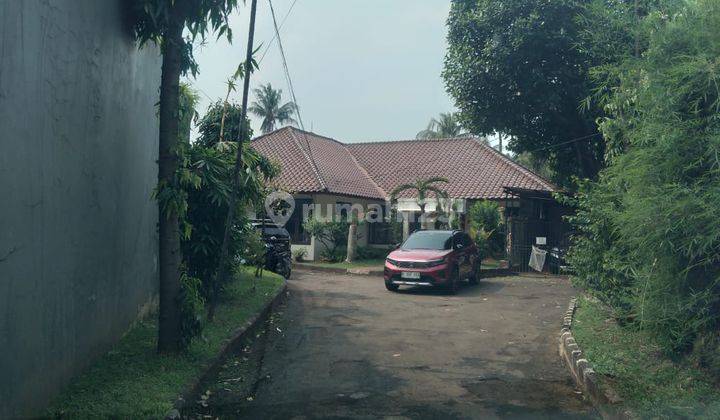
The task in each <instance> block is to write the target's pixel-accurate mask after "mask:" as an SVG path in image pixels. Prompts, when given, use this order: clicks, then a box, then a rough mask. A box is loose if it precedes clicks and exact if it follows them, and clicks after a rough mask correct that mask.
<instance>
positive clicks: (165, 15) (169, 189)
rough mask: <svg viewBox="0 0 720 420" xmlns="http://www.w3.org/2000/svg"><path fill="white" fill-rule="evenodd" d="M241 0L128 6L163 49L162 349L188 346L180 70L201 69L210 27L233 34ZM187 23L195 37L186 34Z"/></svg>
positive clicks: (144, 0) (149, 1)
mask: <svg viewBox="0 0 720 420" xmlns="http://www.w3.org/2000/svg"><path fill="white" fill-rule="evenodd" d="M236 6H237V0H131V2H130V5H129V9H130V14H131V19H132V23H133V28H134V30H135V34H136V36H137V38H138V40H139V41H140V44H141V45H142V44H144V43H146V42H148V41H152V42H155V43H156V44H158V45H159V46H160V47H161V51H162V55H163V63H162V76H161V80H160V111H159V120H160V135H159V158H158V172H159V173H158V186H157V191H156V197H157V199H158V205H159V207H160V214H161V217H160V223H159V237H160V252H159V268H160V313H159V334H158V351H159V352H173V351H178V350H180V349H181V348H182V347H183V342H182V338H181V313H180V307H179V305H178V301H179V296H180V290H181V281H180V277H181V260H182V256H181V250H180V227H179V226H180V225H179V217H180V215H181V213H182V212H183V211H184V209H183V207H184V203H183V199H182V194H181V193H180V192H179V191H178V190H179V189H180V185H179V184H180V180H179V179H178V177H177V171H178V156H177V146H178V140H179V135H178V134H179V131H178V130H179V124H180V121H179V118H178V117H179V116H178V109H179V83H180V76H181V75H182V74H186V73H187V72H191V73H192V74H195V73H197V70H198V67H197V63H196V62H195V60H194V59H193V55H192V41H193V40H195V39H197V38H201V39H204V38H205V36H206V35H207V34H208V33H209V32H217V33H218V34H219V35H226V36H227V37H228V39H231V38H232V32H231V30H230V26H229V22H228V17H229V15H230V13H231V12H232V11H233V10H234V9H235V7H236ZM185 29H187V30H188V32H189V34H190V38H189V39H187V40H186V39H185V38H183V31H184V30H185Z"/></svg>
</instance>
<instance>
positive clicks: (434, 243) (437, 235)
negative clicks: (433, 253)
mask: <svg viewBox="0 0 720 420" xmlns="http://www.w3.org/2000/svg"><path fill="white" fill-rule="evenodd" d="M450 248H452V232H449V231H448V232H444V231H439V232H416V233H413V234H412V235H410V237H409V238H408V239H407V241H405V243H404V244H403V245H402V249H435V250H439V251H441V250H446V249H450Z"/></svg>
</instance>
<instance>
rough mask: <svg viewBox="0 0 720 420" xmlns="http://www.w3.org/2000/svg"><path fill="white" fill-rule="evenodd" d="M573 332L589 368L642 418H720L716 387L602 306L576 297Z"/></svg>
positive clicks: (708, 379)
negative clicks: (577, 299) (601, 377)
mask: <svg viewBox="0 0 720 420" xmlns="http://www.w3.org/2000/svg"><path fill="white" fill-rule="evenodd" d="M578 304H579V307H578V309H577V313H576V315H575V321H574V322H573V336H574V337H575V339H576V340H577V342H578V345H580V348H581V349H582V350H583V352H585V356H586V358H587V359H588V360H589V361H590V363H591V364H592V365H593V367H594V368H595V370H596V371H597V372H598V373H600V374H602V375H603V376H604V378H606V380H607V381H608V382H609V383H610V384H611V385H612V386H613V388H615V390H616V391H617V392H618V393H619V394H620V396H621V397H622V398H623V399H624V400H625V403H626V404H627V406H628V407H629V408H630V409H632V410H633V411H634V412H635V413H636V414H638V415H639V416H640V417H642V418H648V417H653V418H677V417H684V418H687V417H700V418H720V390H719V389H718V388H717V387H716V386H715V384H713V382H712V380H711V378H710V377H709V376H708V375H707V374H705V373H704V372H702V371H700V370H699V369H697V368H695V367H693V366H691V365H690V364H689V363H687V362H673V361H671V360H669V359H667V358H665V357H663V356H662V354H661V352H660V350H659V347H658V346H657V345H656V343H655V342H654V340H653V339H652V337H651V336H650V335H648V334H646V333H644V332H643V331H638V330H636V329H633V328H630V327H620V326H619V325H618V324H617V323H615V322H614V321H613V318H612V314H611V312H610V310H609V309H608V308H606V307H605V306H603V305H602V304H600V303H599V302H597V301H594V300H590V299H588V298H581V299H579V301H578Z"/></svg>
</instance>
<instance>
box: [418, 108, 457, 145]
mask: <svg viewBox="0 0 720 420" xmlns="http://www.w3.org/2000/svg"><path fill="white" fill-rule="evenodd" d="M466 135H467V133H466V132H464V131H463V129H462V126H460V121H459V120H458V118H457V116H456V115H455V114H452V113H449V112H448V113H441V114H440V116H439V117H438V118H437V119H436V118H431V119H430V123H428V126H427V128H426V129H424V130H423V131H421V132H419V133H417V136H416V137H417V138H418V139H421V140H427V139H442V138H449V137H460V136H466Z"/></svg>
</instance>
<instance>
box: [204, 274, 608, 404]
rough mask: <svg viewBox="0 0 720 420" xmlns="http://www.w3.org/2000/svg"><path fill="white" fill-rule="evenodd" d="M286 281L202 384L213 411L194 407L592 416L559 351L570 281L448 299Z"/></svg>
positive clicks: (330, 281) (378, 284)
mask: <svg viewBox="0 0 720 420" xmlns="http://www.w3.org/2000/svg"><path fill="white" fill-rule="evenodd" d="M293 276H294V279H293V280H291V281H290V286H289V290H290V297H289V299H288V301H287V303H286V304H285V305H284V306H283V307H281V308H280V309H279V313H277V314H276V315H275V319H274V320H273V322H271V323H269V324H268V326H267V328H266V332H265V334H261V335H260V338H258V339H257V340H256V342H255V343H252V344H250V345H249V346H248V347H247V348H246V349H245V350H244V352H241V354H238V355H237V356H236V357H233V358H231V359H230V360H229V361H228V363H227V364H226V367H225V369H224V370H225V372H221V373H220V376H219V377H218V378H217V379H216V380H215V383H214V384H209V385H208V389H212V392H211V395H210V397H209V398H208V399H207V404H208V407H207V408H203V409H199V410H198V412H197V413H196V414H212V415H220V416H238V415H239V416H242V417H248V418H293V417H297V418H325V417H333V418H378V417H381V418H382V417H386V416H391V417H392V416H394V417H401V418H402V417H405V418H440V417H442V418H478V417H512V418H518V417H521V418H538V417H545V418H558V417H565V418H583V417H594V416H595V413H594V411H593V410H592V408H591V407H590V405H589V403H588V402H586V401H585V400H584V399H583V396H582V395H581V394H580V393H579V392H578V391H577V389H576V388H575V386H574V384H573V381H572V379H571V378H570V375H569V373H568V372H567V371H566V369H565V367H564V366H563V365H562V364H561V361H560V358H559V356H558V350H557V336H558V331H559V325H560V323H561V320H562V316H563V311H564V308H565V307H566V306H567V302H568V299H569V298H570V297H571V296H572V295H573V290H572V288H571V287H570V285H569V284H568V281H567V280H565V279H561V278H548V277H524V276H515V277H498V278H491V279H484V280H482V281H481V282H480V285H478V286H467V287H465V288H463V289H462V290H461V291H460V292H459V293H458V294H457V295H454V296H450V295H445V294H443V292H441V291H434V290H424V289H423V290H401V291H400V292H399V293H391V292H388V291H386V290H385V287H384V285H383V281H382V279H381V278H373V277H367V276H349V275H334V274H327V273H309V272H304V273H303V272H296V273H294V274H293ZM238 378H239V379H238ZM233 381H235V382H233ZM241 382H242V383H244V384H245V386H244V387H243V386H241V387H236V386H234V385H233V384H234V383H241Z"/></svg>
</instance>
